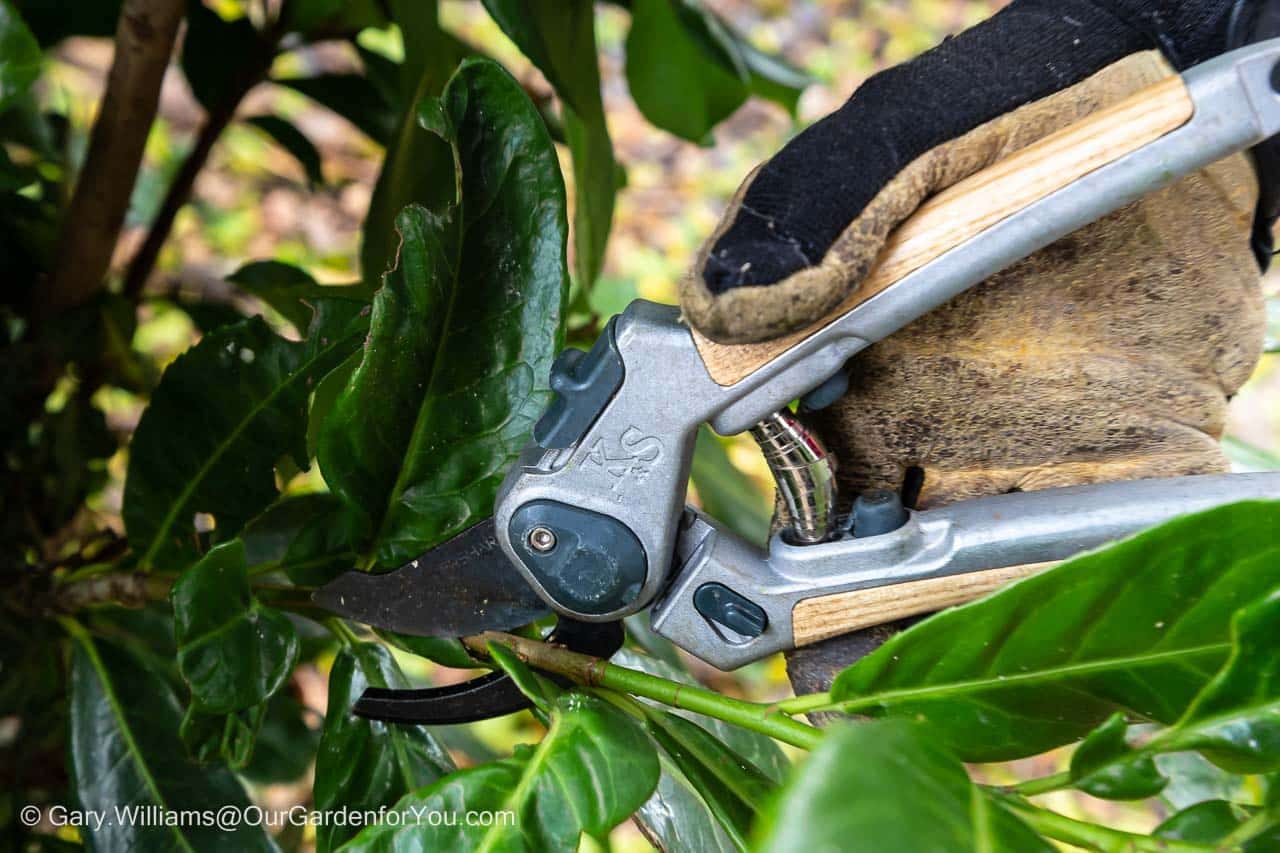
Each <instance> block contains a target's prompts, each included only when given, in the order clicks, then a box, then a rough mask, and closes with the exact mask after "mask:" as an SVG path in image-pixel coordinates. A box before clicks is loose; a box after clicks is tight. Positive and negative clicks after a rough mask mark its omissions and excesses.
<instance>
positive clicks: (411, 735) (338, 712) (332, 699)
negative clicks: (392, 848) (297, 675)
mask: <svg viewBox="0 0 1280 853" xmlns="http://www.w3.org/2000/svg"><path fill="white" fill-rule="evenodd" d="M408 686H409V684H408V682H407V681H406V680H405V677H404V675H403V674H402V673H401V672H400V668H399V667H398V666H396V663H395V660H394V659H392V657H391V654H390V653H389V652H388V651H387V650H386V649H384V648H383V647H381V646H379V645H376V644H374V643H355V644H353V645H352V646H351V648H348V649H344V650H343V651H341V652H340V653H339V654H338V657H337V658H336V659H335V660H334V662H333V669H332V670H330V672H329V709H328V711H327V712H326V713H325V719H324V729H323V731H322V733H321V735H320V749H319V752H318V753H317V755H316V774H315V775H316V781H315V789H314V797H315V807H316V809H317V810H319V811H322V812H332V811H336V810H338V809H341V808H343V807H346V808H347V809H348V810H351V811H362V810H366V809H368V810H372V811H377V810H378V809H379V808H381V807H383V806H390V805H391V804H392V803H394V802H396V800H398V799H400V798H401V797H402V796H404V795H405V794H406V793H408V792H410V791H414V790H417V789H418V788H420V787H422V786H423V785H427V784H429V783H431V782H434V781H435V780H437V779H439V778H440V777H442V776H444V775H445V774H446V773H450V772H451V771H452V770H453V762H452V761H451V760H450V758H449V755H448V753H446V752H445V751H444V748H443V747H441V746H440V745H439V744H438V743H437V742H436V740H435V739H434V738H433V737H432V736H431V735H430V734H429V733H428V732H427V730H426V729H425V728H423V727H422V726H407V725H397V724H394V723H381V722H376V721H373V720H365V719H362V718H360V717H356V716H355V715H353V714H352V713H351V706H352V705H353V704H355V701H356V700H357V699H359V698H360V694H361V693H363V692H364V689H365V688H366V687H393V688H397V689H404V688H407V687H408ZM358 829H359V827H358V826H340V825H337V824H329V825H325V826H321V827H318V828H317V830H316V848H317V849H318V850H319V851H320V853H326V851H329V850H333V849H335V848H337V847H338V846H339V845H341V844H342V843H343V842H345V841H346V840H347V839H349V838H350V837H351V836H353V835H355V833H356V831H357V830H358Z"/></svg>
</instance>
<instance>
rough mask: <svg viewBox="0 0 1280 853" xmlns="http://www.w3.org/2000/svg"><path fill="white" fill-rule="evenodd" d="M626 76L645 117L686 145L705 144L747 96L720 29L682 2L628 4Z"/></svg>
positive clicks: (742, 71) (739, 65)
mask: <svg viewBox="0 0 1280 853" xmlns="http://www.w3.org/2000/svg"><path fill="white" fill-rule="evenodd" d="M626 72H627V85H628V86H629V87H630V88H631V97H632V98H633V99H635V102H636V106H637V107H639V108H640V111H641V112H642V113H644V116H645V118H647V119H648V120H649V121H651V122H653V124H655V125H657V126H658V127H660V128H662V129H663V130H666V131H669V132H670V133H674V134H675V135H676V136H679V137H682V138H684V139H687V140H689V141H690V142H698V143H703V144H707V143H709V142H710V134H711V129H712V128H713V127H715V126H716V125H717V124H719V123H720V122H721V121H723V120H724V119H726V118H728V117H729V115H731V114H732V113H733V112H734V110H736V109H737V108H738V107H740V106H742V103H743V102H744V101H745V100H746V99H747V95H748V93H749V90H748V88H747V86H748V81H749V77H748V73H747V69H746V66H745V64H744V63H743V61H742V57H741V56H740V55H739V53H738V51H737V46H736V45H735V44H734V42H733V40H732V39H731V38H729V36H728V35H727V32H726V30H725V27H724V26H723V24H721V22H720V21H719V19H717V18H716V17H715V16H713V15H711V14H709V13H707V12H706V11H705V10H703V9H701V8H700V7H696V6H694V5H693V4H692V3H690V2H687V0H633V2H632V4H631V32H630V33H628V35H627V68H626Z"/></svg>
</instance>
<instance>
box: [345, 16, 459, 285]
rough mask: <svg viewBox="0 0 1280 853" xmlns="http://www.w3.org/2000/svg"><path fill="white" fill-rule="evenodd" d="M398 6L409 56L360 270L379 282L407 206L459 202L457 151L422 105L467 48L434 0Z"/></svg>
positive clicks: (392, 254)
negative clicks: (424, 120) (425, 119)
mask: <svg viewBox="0 0 1280 853" xmlns="http://www.w3.org/2000/svg"><path fill="white" fill-rule="evenodd" d="M392 5H393V10H394V12H395V18H396V22H397V23H399V24H400V27H401V31H402V32H403V34H404V50H405V60H404V62H403V63H402V64H401V66H400V75H399V86H398V89H399V92H398V95H399V97H398V98H397V99H396V101H395V104H394V106H393V110H394V112H395V116H396V118H395V123H394V130H393V132H392V133H391V134H390V135H389V136H388V138H387V140H386V146H387V156H386V158H385V159H384V160H383V162H382V171H381V172H380V173H379V174H378V180H377V182H376V183H375V184H374V187H373V196H372V197H371V198H370V199H369V214H368V216H367V217H366V218H365V223H364V231H363V243H362V244H361V246H360V269H361V270H362V271H363V274H364V279H365V280H366V281H374V280H376V279H377V277H378V276H380V275H382V273H383V272H385V271H386V270H387V269H388V267H389V266H391V264H392V263H393V262H394V260H395V256H396V245H397V244H396V230H395V223H396V217H397V216H398V215H399V213H400V211H401V210H403V209H404V208H405V207H406V206H407V205H410V204H420V205H423V206H425V207H428V208H431V209H433V210H438V209H442V208H443V206H444V205H446V204H448V203H450V202H451V201H453V189H454V174H453V158H452V152H451V151H450V149H449V145H448V144H447V143H446V142H445V141H443V140H442V139H441V138H440V137H439V136H437V135H436V134H435V132H433V131H432V130H430V129H429V128H425V127H423V126H422V125H421V124H420V123H419V119H418V116H419V109H418V108H419V104H420V103H421V102H422V100H423V99H424V98H430V97H435V96H437V95H439V94H440V92H441V90H442V89H443V88H444V86H445V83H446V82H447V81H448V80H449V74H450V73H451V72H452V71H453V69H454V68H455V67H456V66H457V65H458V63H459V62H460V61H461V60H462V58H463V56H464V55H465V52H464V51H463V49H462V47H461V45H460V43H459V42H457V41H456V40H454V39H452V38H450V37H449V36H448V35H447V34H446V33H445V32H444V31H443V30H441V29H440V26H439V22H438V21H437V13H436V2H434V0H431V2H422V0H395V2H394V3H393V4H392Z"/></svg>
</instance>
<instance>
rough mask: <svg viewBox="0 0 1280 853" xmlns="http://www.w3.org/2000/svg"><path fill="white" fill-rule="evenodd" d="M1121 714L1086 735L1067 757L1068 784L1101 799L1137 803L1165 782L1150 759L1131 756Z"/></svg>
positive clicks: (1156, 791)
mask: <svg viewBox="0 0 1280 853" xmlns="http://www.w3.org/2000/svg"><path fill="white" fill-rule="evenodd" d="M1127 731H1128V725H1127V724H1126V722H1125V719H1124V715H1123V714H1119V713H1117V714H1113V715H1112V716H1111V717H1109V718H1108V719H1107V721H1106V722H1105V723H1103V724H1102V725H1101V726H1099V727H1098V728H1096V729H1094V730H1093V731H1092V732H1090V733H1089V736H1088V737H1087V738H1085V739H1084V741H1083V742H1081V744H1080V745H1079V746H1078V747H1076V751H1075V752H1074V753H1072V755H1071V782H1072V784H1073V785H1074V786H1075V787H1077V788H1079V789H1080V790H1082V791H1084V792H1085V793H1087V794H1092V795H1093V796H1095V797H1099V798H1101V799H1104V800H1141V799H1144V798H1146V797H1154V796H1155V795H1156V794H1158V793H1160V791H1161V790H1162V789H1163V788H1164V786H1165V785H1166V784H1167V783H1168V780H1167V779H1166V778H1165V777H1164V776H1162V775H1161V774H1160V771H1159V770H1158V769H1156V764H1155V760H1154V759H1153V758H1151V757H1150V756H1133V757H1131V750H1130V749H1129V745H1128V743H1126V741H1125V734H1126V732H1127Z"/></svg>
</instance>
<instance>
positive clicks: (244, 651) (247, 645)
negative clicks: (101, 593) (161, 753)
mask: <svg viewBox="0 0 1280 853" xmlns="http://www.w3.org/2000/svg"><path fill="white" fill-rule="evenodd" d="M170 598H171V600H172V601H173V615H174V621H173V624H174V633H175V635H176V637H177V641H178V670H179V671H180V672H181V673H182V677H183V679H184V680H185V681H186V682H187V685H188V686H189V687H190V688H191V698H192V702H193V703H194V704H195V705H196V706H197V707H198V708H199V709H200V710H202V711H204V712H206V713H213V714H227V713H231V712H233V711H241V710H244V709H246V708H250V707H253V706H255V705H259V704H261V703H263V702H265V701H266V700H267V699H269V698H270V697H271V696H272V695H273V694H275V692H276V691H277V690H279V689H280V687H281V686H282V685H283V684H284V682H285V680H286V679H287V678H288V677H289V673H290V672H292V671H293V666H294V664H295V663H296V662H297V659H298V635H297V632H296V631H294V629H293V624H292V623H291V622H290V621H289V618H288V617H287V616H285V615H284V614H283V613H281V612H280V611H278V610H274V609H272V608H270V607H266V606H264V605H263V604H262V603H261V602H259V601H258V600H257V599H256V598H254V596H253V592H252V591H251V590H250V589H249V580H248V574H247V565H246V563H245V556H244V543H242V542H241V541H240V540H238V539H236V540H233V541H231V542H228V543H226V544H224V545H219V546H218V547H217V548H214V549H213V550H212V551H210V552H209V553H208V554H206V555H205V556H204V557H203V558H202V559H201V560H200V561H199V562H198V563H196V564H195V565H194V566H192V567H191V568H189V569H187V570H186V571H185V572H183V574H182V576H181V577H180V578H178V580H177V582H175V583H174V585H173V592H172V594H171V595H170Z"/></svg>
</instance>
